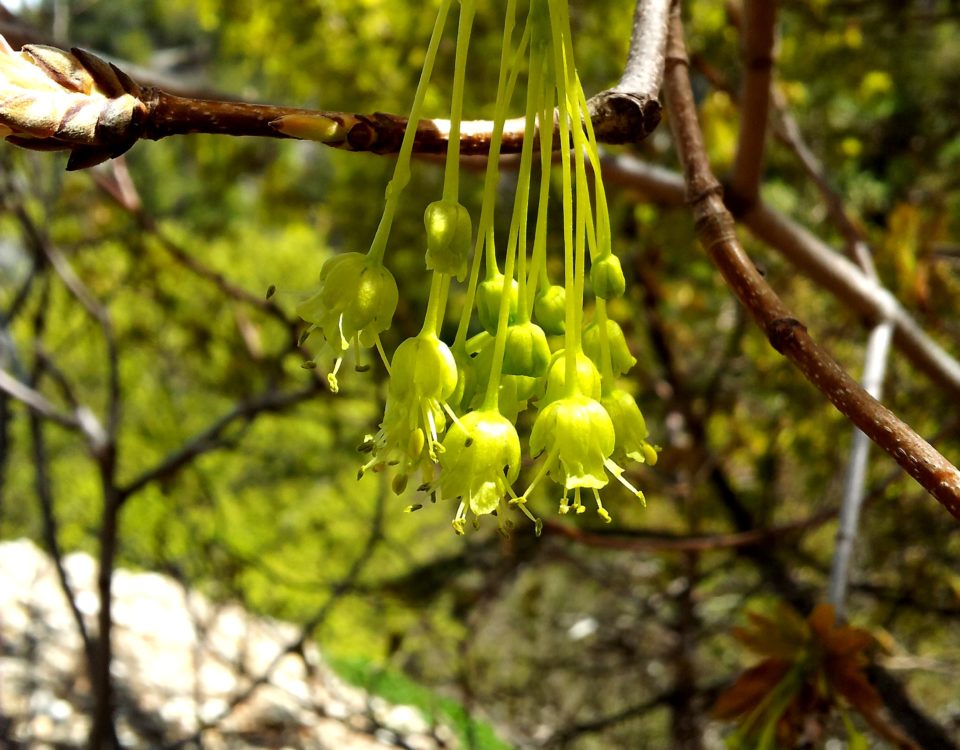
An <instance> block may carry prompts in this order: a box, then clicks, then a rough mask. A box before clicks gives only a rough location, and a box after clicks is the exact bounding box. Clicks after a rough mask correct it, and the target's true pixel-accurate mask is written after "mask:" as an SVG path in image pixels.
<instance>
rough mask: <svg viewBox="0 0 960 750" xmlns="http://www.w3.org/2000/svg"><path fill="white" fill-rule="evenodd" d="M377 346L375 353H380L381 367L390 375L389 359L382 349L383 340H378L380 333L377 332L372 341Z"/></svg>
mask: <svg viewBox="0 0 960 750" xmlns="http://www.w3.org/2000/svg"><path fill="white" fill-rule="evenodd" d="M373 343H374V344H375V345H376V347H377V353H378V354H379V355H380V360H381V361H382V362H383V367H384V369H385V370H386V371H387V375H388V376H389V375H390V360H389V359H387V353H386V352H385V351H384V350H383V342H381V341H380V334H379V333H378V334H377V337H376V338H375V339H374V342H373Z"/></svg>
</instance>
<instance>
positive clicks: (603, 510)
mask: <svg viewBox="0 0 960 750" xmlns="http://www.w3.org/2000/svg"><path fill="white" fill-rule="evenodd" d="M593 497H594V499H595V500H596V501H597V514H598V515H599V516H600V518H602V519H603V520H604V521H606V522H607V523H610V522H611V521H613V519H612V518H610V514H609V513H607V509H606V508H604V507H603V503H601V502H600V493H599V492H598V491H597V488H596V487H594V488H593Z"/></svg>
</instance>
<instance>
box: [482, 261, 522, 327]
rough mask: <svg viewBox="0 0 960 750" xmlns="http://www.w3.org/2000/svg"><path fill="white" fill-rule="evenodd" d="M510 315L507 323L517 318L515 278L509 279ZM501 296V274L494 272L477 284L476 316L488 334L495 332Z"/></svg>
mask: <svg viewBox="0 0 960 750" xmlns="http://www.w3.org/2000/svg"><path fill="white" fill-rule="evenodd" d="M509 289H510V317H509V318H508V319H507V322H508V323H513V322H514V321H515V320H516V319H517V280H516V279H511V280H510V286H509ZM502 297H503V274H502V273H495V274H494V275H492V276H490V277H488V278H487V280H486V281H482V282H481V283H480V284H479V285H478V286H477V317H478V318H479V319H480V325H482V326H483V329H484V330H485V331H486V332H487V333H490V334H495V333H496V332H497V322H498V321H499V320H500V300H501V298H502Z"/></svg>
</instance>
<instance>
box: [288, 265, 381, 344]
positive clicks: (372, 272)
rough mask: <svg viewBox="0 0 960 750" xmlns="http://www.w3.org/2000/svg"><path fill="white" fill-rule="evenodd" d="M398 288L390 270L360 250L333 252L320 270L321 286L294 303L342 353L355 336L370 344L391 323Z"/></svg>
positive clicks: (300, 313)
mask: <svg viewBox="0 0 960 750" xmlns="http://www.w3.org/2000/svg"><path fill="white" fill-rule="evenodd" d="M398 299H399V292H398V290H397V282H396V280H395V279H394V278H393V274H391V273H390V271H388V270H387V269H386V268H385V267H384V266H383V264H381V263H380V262H378V261H374V260H371V259H370V257H369V256H367V255H363V254H361V253H343V254H341V255H335V256H333V257H332V258H330V259H329V260H327V262H326V263H324V264H323V268H322V269H321V270H320V286H319V288H318V289H317V290H316V291H315V292H314V293H313V294H312V295H311V296H310V297H308V298H307V299H305V300H304V301H303V302H301V303H300V304H299V305H298V306H297V315H299V316H300V317H301V318H303V319H304V320H305V321H307V322H308V323H312V324H313V325H315V326H317V327H318V328H320V329H321V330H322V331H323V335H324V337H325V338H326V340H327V343H328V344H329V345H330V347H331V348H332V349H333V350H334V352H336V353H337V354H342V353H343V352H344V351H346V350H347V348H348V347H349V346H350V342H352V341H353V340H354V339H355V338H358V339H359V341H360V344H361V345H362V346H373V344H374V343H375V342H376V339H377V336H378V335H380V334H381V333H382V332H383V331H385V330H387V329H388V328H389V327H390V323H391V321H392V320H393V313H394V312H395V311H396V309H397V301H398Z"/></svg>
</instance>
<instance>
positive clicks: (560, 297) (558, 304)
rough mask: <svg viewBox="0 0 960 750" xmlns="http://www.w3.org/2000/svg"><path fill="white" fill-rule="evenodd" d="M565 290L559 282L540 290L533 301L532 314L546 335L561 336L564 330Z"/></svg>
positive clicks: (565, 311)
mask: <svg viewBox="0 0 960 750" xmlns="http://www.w3.org/2000/svg"><path fill="white" fill-rule="evenodd" d="M566 315H567V292H566V290H565V289H564V288H563V287H562V286H560V285H559V284H553V285H552V286H548V287H547V288H546V289H544V290H542V291H541V292H540V293H539V294H538V295H537V299H536V301H535V302H534V303H533V316H534V317H535V318H536V319H537V322H538V323H539V324H540V327H541V328H543V331H544V333H546V334H547V335H548V336H562V335H563V332H564V331H565V330H566Z"/></svg>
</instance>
